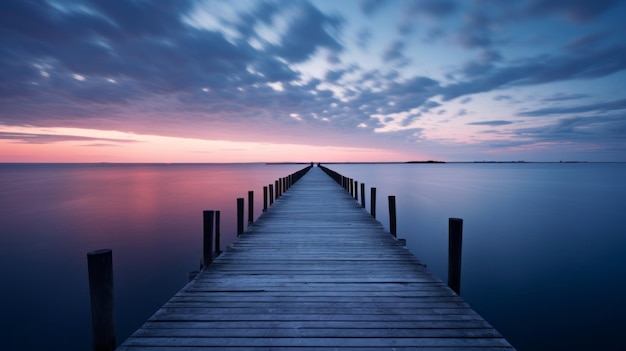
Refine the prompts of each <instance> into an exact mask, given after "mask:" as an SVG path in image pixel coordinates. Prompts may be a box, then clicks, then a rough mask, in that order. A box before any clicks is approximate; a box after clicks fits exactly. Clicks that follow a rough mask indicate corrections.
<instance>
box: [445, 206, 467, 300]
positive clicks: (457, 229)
mask: <svg viewBox="0 0 626 351" xmlns="http://www.w3.org/2000/svg"><path fill="white" fill-rule="evenodd" d="M462 246H463V219H461V218H449V219H448V286H449V287H450V289H452V290H453V291H454V292H455V293H457V295H460V294H461V251H462Z"/></svg>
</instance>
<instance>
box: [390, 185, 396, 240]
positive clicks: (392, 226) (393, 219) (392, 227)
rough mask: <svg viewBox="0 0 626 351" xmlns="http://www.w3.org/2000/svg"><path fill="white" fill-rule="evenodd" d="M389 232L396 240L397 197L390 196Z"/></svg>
mask: <svg viewBox="0 0 626 351" xmlns="http://www.w3.org/2000/svg"><path fill="white" fill-rule="evenodd" d="M389 232H391V235H393V237H394V238H395V237H396V236H397V235H396V234H397V232H396V197H395V196H393V195H391V196H389Z"/></svg>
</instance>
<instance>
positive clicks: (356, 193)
mask: <svg viewBox="0 0 626 351" xmlns="http://www.w3.org/2000/svg"><path fill="white" fill-rule="evenodd" d="M354 199H355V200H356V201H357V202H358V201H359V182H358V181H356V180H355V181H354Z"/></svg>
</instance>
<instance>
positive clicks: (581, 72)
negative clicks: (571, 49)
mask: <svg viewBox="0 0 626 351" xmlns="http://www.w3.org/2000/svg"><path fill="white" fill-rule="evenodd" d="M625 69H626V46H612V47H609V48H606V49H603V50H597V51H595V52H589V53H587V54H586V55H576V54H563V55H553V56H546V55H542V56H537V57H532V58H528V59H525V60H519V61H517V62H515V63H514V64H508V65H501V66H500V67H493V68H492V69H488V70H485V74H484V75H482V76H476V77H474V75H471V76H468V78H472V79H467V80H465V81H462V82H459V83H453V84H449V85H447V86H444V87H443V88H442V89H441V94H442V96H443V98H444V100H446V101H447V100H451V99H454V98H456V97H459V96H464V95H469V94H475V93H482V92H487V91H492V90H497V89H502V88H508V87H513V86H528V85H537V84H543V83H551V82H558V81H566V80H574V79H592V78H599V77H605V76H608V75H610V74H613V73H616V72H620V71H623V70H625Z"/></svg>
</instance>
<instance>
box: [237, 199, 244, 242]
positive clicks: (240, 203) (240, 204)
mask: <svg viewBox="0 0 626 351" xmlns="http://www.w3.org/2000/svg"><path fill="white" fill-rule="evenodd" d="M242 233H243V197H240V198H237V236H239V235H240V234H242Z"/></svg>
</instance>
